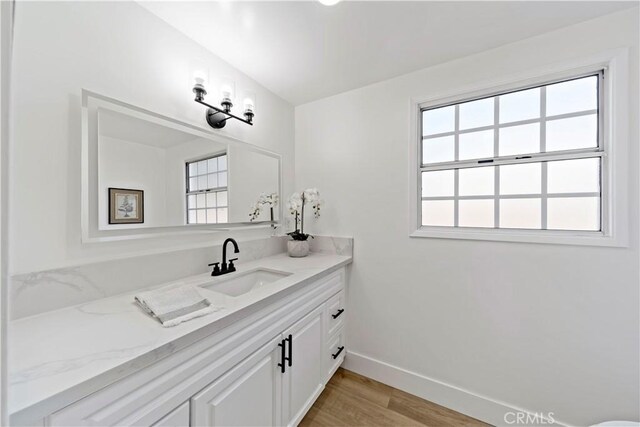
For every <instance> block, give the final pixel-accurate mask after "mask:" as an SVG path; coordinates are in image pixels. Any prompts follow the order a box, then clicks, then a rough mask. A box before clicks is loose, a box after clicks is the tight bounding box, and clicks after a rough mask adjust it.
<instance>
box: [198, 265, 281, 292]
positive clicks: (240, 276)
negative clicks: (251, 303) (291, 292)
mask: <svg viewBox="0 0 640 427" xmlns="http://www.w3.org/2000/svg"><path fill="white" fill-rule="evenodd" d="M290 275H291V273H288V272H286V271H278V270H271V269H266V268H257V269H255V270H249V271H246V272H236V273H232V274H231V276H230V277H229V278H228V279H225V278H224V277H218V278H217V279H214V280H212V281H211V282H208V283H203V284H202V285H200V286H201V287H203V288H206V289H209V290H210V291H214V292H220V293H221V294H225V295H229V296H232V297H237V296H240V295H244V294H246V293H249V292H251V291H253V290H256V289H260V288H261V287H263V286H264V285H267V284H269V283H273V282H275V281H278V280H280V279H283V278H285V277H287V276H290Z"/></svg>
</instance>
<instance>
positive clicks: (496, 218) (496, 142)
mask: <svg viewBox="0 0 640 427" xmlns="http://www.w3.org/2000/svg"><path fill="white" fill-rule="evenodd" d="M499 155H500V97H499V96H496V97H495V98H494V101H493V157H498V156H499ZM493 187H494V188H493V227H494V228H499V227H500V199H499V197H498V195H499V194H500V167H499V166H494V168H493Z"/></svg>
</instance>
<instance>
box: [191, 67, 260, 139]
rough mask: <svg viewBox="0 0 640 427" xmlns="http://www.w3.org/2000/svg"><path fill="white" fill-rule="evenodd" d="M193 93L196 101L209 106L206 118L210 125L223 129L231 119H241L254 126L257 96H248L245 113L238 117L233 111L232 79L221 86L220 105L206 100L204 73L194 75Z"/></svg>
mask: <svg viewBox="0 0 640 427" xmlns="http://www.w3.org/2000/svg"><path fill="white" fill-rule="evenodd" d="M193 78H194V81H195V83H194V85H193V93H195V94H196V97H195V99H194V100H195V101H196V102H197V103H198V104H202V105H204V106H205V107H208V108H207V114H206V119H207V123H209V126H211V127H212V128H214V129H222V128H223V127H224V126H225V125H226V124H227V120H229V119H236V120H240V121H241V122H243V123H246V124H248V125H251V126H253V116H254V115H255V96H251V97H246V99H245V102H244V108H245V109H244V113H243V116H244V118H242V117H238V116H236V115H235V114H232V113H231V108H232V107H233V95H234V84H233V82H232V81H230V80H224V81H223V82H222V84H221V86H220V107H216V106H213V105H210V104H207V103H206V102H204V96H205V95H206V94H207V90H206V89H205V87H204V83H205V79H204V74H203V73H197V72H196V73H195V75H194V76H193Z"/></svg>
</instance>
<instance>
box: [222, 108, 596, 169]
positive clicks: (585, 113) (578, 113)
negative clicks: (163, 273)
mask: <svg viewBox="0 0 640 427" xmlns="http://www.w3.org/2000/svg"><path fill="white" fill-rule="evenodd" d="M427 110H428V109H427ZM427 110H423V111H427ZM591 114H598V110H597V109H596V110H584V111H576V112H573V113H564V114H558V115H555V116H547V117H546V120H547V121H554V120H562V119H570V118H573V117H581V116H589V115H591ZM534 123H540V118H535V119H526V120H518V121H515V122H508V123H501V124H499V125H498V127H499V128H500V129H502V128H510V127H515V126H522V125H530V124H534ZM493 127H494V125H487V126H480V127H477V128H469V129H461V130H458V131H450V132H442V133H434V134H431V135H422V140H423V141H424V140H428V139H436V138H443V137H445V136H453V135H454V134H455V133H459V134H465V133H474V132H481V131H483V130H491V129H493ZM221 172H224V171H221Z"/></svg>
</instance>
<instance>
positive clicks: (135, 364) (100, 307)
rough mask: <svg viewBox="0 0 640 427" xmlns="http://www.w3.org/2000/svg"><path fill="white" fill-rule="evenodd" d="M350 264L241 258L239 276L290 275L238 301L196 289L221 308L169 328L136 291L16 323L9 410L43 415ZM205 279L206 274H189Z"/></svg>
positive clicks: (315, 258) (344, 259)
mask: <svg viewBox="0 0 640 427" xmlns="http://www.w3.org/2000/svg"><path fill="white" fill-rule="evenodd" d="M350 262H351V257H350V256H344V255H332V254H321V253H311V254H310V255H309V256H308V257H306V258H289V257H288V256H287V255H286V254H279V255H275V256H271V257H267V258H261V259H258V260H255V261H249V262H244V263H241V264H239V265H238V266H237V268H238V272H237V273H242V272H243V271H247V270H250V269H255V268H259V267H262V268H267V269H274V270H281V271H286V272H290V273H292V274H291V275H290V276H287V277H285V278H282V279H280V280H278V281H276V282H273V283H270V284H267V285H264V286H263V287H261V288H259V289H256V290H254V291H251V292H250V293H247V294H245V295H240V296H238V297H235V298H234V297H229V296H226V295H223V294H221V293H217V292H212V291H209V290H207V289H204V288H199V289H201V292H202V294H203V296H206V297H207V298H208V299H209V300H210V301H211V302H212V304H213V305H216V306H221V307H223V308H222V309H221V310H220V311H217V312H215V313H212V314H209V315H207V316H204V317H200V318H197V319H193V320H190V321H188V322H186V323H182V324H180V325H178V326H175V327H171V328H164V327H162V326H161V325H160V323H159V322H158V321H157V320H155V319H153V318H151V317H149V316H148V315H146V314H145V313H144V312H143V311H142V310H141V309H140V308H139V307H138V306H137V305H136V304H135V303H134V302H133V295H134V294H135V293H127V294H123V295H118V296H114V297H110V298H105V299H101V300H97V301H93V302H90V303H85V304H81V305H77V306H73V307H68V308H63V309H60V310H56V311H51V312H47V313H42V314H39V315H36V316H32V317H27V318H23V319H19V320H16V321H13V322H11V324H10V337H9V347H8V348H9V395H8V397H9V413H10V414H12V415H15V414H17V413H20V416H21V418H22V417H23V416H24V415H25V412H28V413H29V415H30V416H33V415H36V414H38V415H39V416H45V415H47V414H49V413H51V412H53V411H55V410H58V409H60V408H62V407H64V406H66V405H68V404H70V403H72V402H73V401H75V400H77V399H78V398H80V397H82V396H85V395H88V394H90V393H92V392H94V391H96V390H99V389H100V388H102V387H104V386H106V385H108V384H110V383H112V382H114V381H116V380H118V379H120V378H123V377H125V376H127V375H129V374H131V373H133V372H135V371H137V370H139V369H141V368H143V367H145V366H147V365H149V364H151V363H153V362H154V361H156V360H159V359H161V358H163V357H165V356H167V355H170V354H173V353H175V352H176V351H178V350H180V349H182V348H184V347H186V346H188V345H190V344H192V343H194V342H196V341H197V340H198V339H199V338H201V337H202V336H204V335H208V334H210V333H213V332H215V331H217V330H219V329H220V328H222V327H223V326H224V325H225V324H228V321H229V320H230V319H233V320H237V319H240V318H242V317H244V316H245V315H248V314H249V313H251V306H253V305H254V304H257V303H259V302H261V301H264V300H265V299H267V298H274V299H276V298H280V297H281V296H284V295H287V294H289V293H290V292H293V291H294V290H296V289H298V288H300V287H301V286H303V285H305V284H308V283H310V282H311V281H314V280H317V279H319V278H321V277H324V276H326V275H328V274H330V273H331V272H333V271H335V270H337V269H339V268H340V267H342V266H344V265H346V264H349V263H350ZM237 273H231V274H229V276H231V275H233V274H237ZM205 277H209V274H208V273H206V274H202V275H199V276H196V277H194V278H192V279H195V280H203V279H204V278H205ZM223 277H227V276H223ZM225 320H226V322H225Z"/></svg>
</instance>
